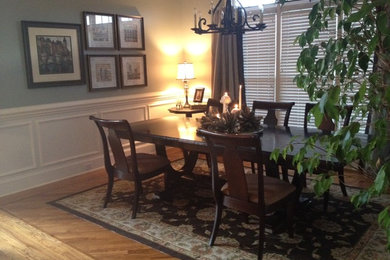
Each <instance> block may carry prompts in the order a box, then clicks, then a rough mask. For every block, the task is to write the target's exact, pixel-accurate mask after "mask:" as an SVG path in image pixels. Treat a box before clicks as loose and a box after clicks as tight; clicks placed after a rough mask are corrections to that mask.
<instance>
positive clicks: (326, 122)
mask: <svg viewBox="0 0 390 260" xmlns="http://www.w3.org/2000/svg"><path fill="white" fill-rule="evenodd" d="M315 105H316V104H314V103H306V104H305V114H304V118H303V128H304V129H305V131H306V132H307V128H308V127H307V125H308V122H309V113H310V110H311V109H312V108H313V107H314V106H315ZM345 110H346V114H345V117H344V121H343V126H347V125H349V122H350V120H351V115H352V110H353V106H351V105H347V106H345ZM318 129H320V130H322V131H323V132H324V133H330V132H332V131H334V130H335V129H336V126H335V124H334V123H333V121H332V120H330V119H329V117H327V116H326V115H325V116H324V118H323V120H322V122H321V124H320V126H319V127H318Z"/></svg>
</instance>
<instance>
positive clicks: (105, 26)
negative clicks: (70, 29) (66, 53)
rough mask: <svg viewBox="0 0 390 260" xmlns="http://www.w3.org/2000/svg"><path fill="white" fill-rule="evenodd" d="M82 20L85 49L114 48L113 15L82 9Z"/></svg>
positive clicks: (114, 30) (114, 28)
mask: <svg viewBox="0 0 390 260" xmlns="http://www.w3.org/2000/svg"><path fill="white" fill-rule="evenodd" d="M83 20H84V31H85V45H86V48H87V49H96V50H110V49H115V48H116V26H115V15H113V14H105V13H95V12H85V11H84V12H83Z"/></svg>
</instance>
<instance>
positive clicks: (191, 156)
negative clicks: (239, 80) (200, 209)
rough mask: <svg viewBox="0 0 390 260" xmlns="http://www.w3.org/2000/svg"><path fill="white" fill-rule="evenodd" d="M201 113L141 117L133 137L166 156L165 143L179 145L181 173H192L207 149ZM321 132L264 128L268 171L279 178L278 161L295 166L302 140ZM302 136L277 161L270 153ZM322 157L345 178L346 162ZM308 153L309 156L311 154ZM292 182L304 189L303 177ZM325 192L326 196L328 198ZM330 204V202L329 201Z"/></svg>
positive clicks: (323, 164) (323, 163)
mask: <svg viewBox="0 0 390 260" xmlns="http://www.w3.org/2000/svg"><path fill="white" fill-rule="evenodd" d="M200 118H201V116H198V117H183V116H176V115H175V116H167V117H162V118H157V119H150V120H145V121H138V122H133V123H131V128H132V132H133V136H134V139H135V140H136V141H140V142H144V143H153V144H154V145H155V147H156V153H157V154H159V155H163V156H167V154H166V147H167V146H168V147H178V148H181V149H182V150H183V151H184V159H185V163H184V166H183V168H182V169H181V171H180V172H178V173H179V174H185V173H192V170H193V168H194V166H195V163H196V160H197V156H198V153H208V146H207V143H206V141H205V140H204V139H203V138H202V136H199V135H198V133H197V129H199V127H201V123H200ZM318 133H320V132H319V130H317V129H312V130H307V129H304V128H303V127H284V126H276V127H266V126H264V127H263V128H262V131H261V133H260V134H261V139H260V140H261V148H262V156H263V158H262V159H263V163H264V165H265V168H266V174H267V175H269V176H273V177H278V178H279V171H278V164H284V165H286V166H287V167H288V168H289V169H294V166H293V164H292V158H293V156H294V155H295V154H296V153H297V152H298V151H299V149H300V147H302V145H303V141H304V140H305V139H307V138H308V137H309V136H311V135H313V134H318ZM293 136H294V137H295V140H302V142H300V143H298V144H294V150H293V151H291V152H289V153H288V154H287V157H286V159H282V158H280V161H278V162H277V163H276V162H274V161H272V160H271V159H270V154H271V153H272V151H274V150H275V149H276V148H278V149H283V148H285V147H286V146H287V145H288V144H289V143H290V142H291V138H292V137H293ZM321 152H323V153H324V155H323V157H322V158H321V159H320V168H321V169H326V170H333V171H336V172H337V173H338V174H339V175H340V176H341V181H344V179H343V176H344V164H343V163H340V162H338V161H337V160H335V159H332V158H331V160H330V161H329V158H328V157H327V156H326V152H324V151H321ZM307 156H310V154H308V155H307ZM293 184H294V185H296V186H297V188H298V189H300V190H302V185H303V184H302V178H300V177H299V176H298V175H297V174H295V176H294V178H293ZM342 192H343V194H344V195H345V196H346V195H347V193H346V190H345V187H344V188H342ZM327 196H328V195H327V194H325V199H327ZM326 204H327V203H326Z"/></svg>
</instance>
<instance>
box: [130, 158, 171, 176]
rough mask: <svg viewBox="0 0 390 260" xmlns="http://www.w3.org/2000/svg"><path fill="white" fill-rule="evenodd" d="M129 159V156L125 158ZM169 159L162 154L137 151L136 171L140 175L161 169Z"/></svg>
mask: <svg viewBox="0 0 390 260" xmlns="http://www.w3.org/2000/svg"><path fill="white" fill-rule="evenodd" d="M127 160H130V157H128V158H127ZM170 163H171V162H170V161H169V160H168V159H167V158H165V157H162V156H159V155H155V154H148V153H137V164H138V172H139V174H140V175H145V174H149V173H151V172H155V171H158V170H161V169H163V168H165V167H167V166H168V165H170Z"/></svg>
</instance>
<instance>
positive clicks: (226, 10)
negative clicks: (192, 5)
mask: <svg viewBox="0 0 390 260" xmlns="http://www.w3.org/2000/svg"><path fill="white" fill-rule="evenodd" d="M225 1H226V5H225V6H224V7H223V3H224V2H225ZM208 13H209V14H210V15H211V19H210V21H211V23H209V24H207V20H206V18H204V17H201V16H200V14H198V13H197V11H196V10H195V13H194V28H191V30H193V31H194V32H195V33H197V34H204V33H221V34H237V33H239V34H242V33H245V32H247V31H262V30H264V29H265V28H266V25H265V24H264V23H263V10H262V9H260V10H259V13H256V14H253V15H250V16H248V13H247V11H246V10H245V8H244V7H243V6H242V4H241V3H240V1H238V0H233V3H232V1H231V0H219V1H218V3H217V4H216V5H215V6H214V4H213V0H211V3H210V10H209V11H208ZM198 16H199V20H198V21H197V19H198V18H197V17H198ZM248 18H249V19H250V20H252V21H253V22H248Z"/></svg>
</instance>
